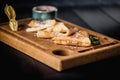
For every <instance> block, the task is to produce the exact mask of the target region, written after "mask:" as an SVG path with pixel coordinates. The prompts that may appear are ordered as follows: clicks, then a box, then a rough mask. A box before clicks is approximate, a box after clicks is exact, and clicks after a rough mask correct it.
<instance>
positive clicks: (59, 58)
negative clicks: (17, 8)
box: [0, 19, 120, 71]
mask: <svg viewBox="0 0 120 80" xmlns="http://www.w3.org/2000/svg"><path fill="white" fill-rule="evenodd" d="M30 20H31V19H23V20H20V21H19V26H22V27H23V28H22V29H21V30H19V31H18V32H13V31H11V30H10V28H9V27H8V23H5V24H1V27H0V40H1V41H2V42H4V43H6V44H8V45H10V46H12V47H13V48H15V49H17V50H20V51H21V52H23V53H25V54H26V55H28V56H30V57H32V58H34V59H36V60H38V61H40V62H42V63H44V64H46V65H48V66H50V67H51V68H53V69H55V70H58V71H62V70H65V69H69V68H72V67H75V66H79V65H83V64H87V63H91V62H95V61H98V60H101V59H105V58H108V57H112V56H117V55H119V53H117V52H119V51H120V43H119V41H118V40H115V39H112V38H110V37H107V36H105V35H102V34H99V33H96V32H94V31H91V30H89V29H86V28H83V27H81V26H78V25H75V24H72V23H69V22H67V21H64V20H61V19H57V20H58V21H62V22H64V23H65V25H66V26H69V27H77V28H78V29H82V30H85V31H87V32H88V33H89V34H91V35H95V36H97V37H99V38H100V41H101V44H100V45H99V46H90V47H72V46H64V45H56V44H53V42H51V40H48V39H40V38H37V37H36V36H34V33H27V32H26V31H25V28H26V27H27V26H26V25H27V24H28V22H29V21H30ZM71 63H72V64H71Z"/></svg>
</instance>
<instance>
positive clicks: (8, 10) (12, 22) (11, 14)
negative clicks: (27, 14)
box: [4, 4, 18, 31]
mask: <svg viewBox="0 0 120 80" xmlns="http://www.w3.org/2000/svg"><path fill="white" fill-rule="evenodd" d="M4 11H5V14H6V15H7V17H8V19H9V26H10V28H11V30H12V31H18V22H17V21H16V13H15V10H14V8H13V7H12V6H8V5H7V4H6V6H5V8H4Z"/></svg>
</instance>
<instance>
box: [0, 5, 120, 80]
mask: <svg viewBox="0 0 120 80" xmlns="http://www.w3.org/2000/svg"><path fill="white" fill-rule="evenodd" d="M27 17H31V9H27V10H24V9H18V10H17V18H18V19H22V18H27ZM58 17H59V18H62V19H64V20H67V21H69V22H72V23H74V24H77V25H80V26H83V27H86V28H88V29H91V30H94V31H96V32H99V33H102V34H104V35H107V36H110V37H113V38H115V39H118V40H120V6H103V7H63V8H58ZM118 53H120V52H118ZM0 79H1V80H6V79H10V80H19V79H21V80H85V79H89V80H93V79H96V80H105V79H107V80H109V79H111V80H116V79H117V80H119V79H120V56H116V57H111V58H108V59H104V60H101V61H97V62H94V63H90V64H86V65H82V66H78V67H75V68H72V69H68V70H65V71H62V72H57V71H55V70H53V69H51V68H49V67H48V66H46V65H44V64H43V63H41V62H38V61H36V60H35V59H33V58H31V57H29V56H27V55H25V54H24V53H22V52H20V51H18V50H16V49H14V48H12V47H10V46H8V45H6V44H4V43H2V42H0Z"/></svg>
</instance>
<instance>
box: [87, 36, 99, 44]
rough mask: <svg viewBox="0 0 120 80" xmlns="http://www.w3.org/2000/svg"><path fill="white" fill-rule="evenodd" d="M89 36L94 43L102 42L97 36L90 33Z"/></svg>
mask: <svg viewBox="0 0 120 80" xmlns="http://www.w3.org/2000/svg"><path fill="white" fill-rule="evenodd" d="M89 38H90V40H91V43H92V44H93V45H99V44H100V40H99V38H98V37H97V36H93V35H90V36H89Z"/></svg>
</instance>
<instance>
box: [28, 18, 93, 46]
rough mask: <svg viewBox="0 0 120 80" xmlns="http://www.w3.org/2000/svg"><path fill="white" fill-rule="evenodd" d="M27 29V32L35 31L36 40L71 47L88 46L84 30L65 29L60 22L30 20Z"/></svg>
mask: <svg viewBox="0 0 120 80" xmlns="http://www.w3.org/2000/svg"><path fill="white" fill-rule="evenodd" d="M28 26H30V28H27V29H26V31H27V32H33V31H36V36H37V37H38V38H44V39H46V38H49V39H52V40H53V42H54V43H55V44H63V45H71V46H90V45H91V41H90V39H89V34H88V33H87V32H86V31H84V30H79V29H77V28H70V27H67V26H66V25H65V24H64V23H62V22H57V21H56V20H46V21H43V22H40V21H37V20H32V21H31V22H30V23H29V24H28Z"/></svg>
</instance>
